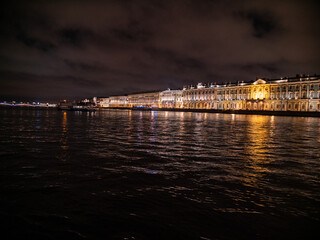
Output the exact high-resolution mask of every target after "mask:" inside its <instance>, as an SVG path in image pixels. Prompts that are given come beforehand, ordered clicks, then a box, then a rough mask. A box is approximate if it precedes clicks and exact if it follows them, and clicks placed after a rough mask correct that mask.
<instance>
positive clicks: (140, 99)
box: [128, 92, 160, 108]
mask: <svg viewBox="0 0 320 240" xmlns="http://www.w3.org/2000/svg"><path fill="white" fill-rule="evenodd" d="M128 106H129V107H131V108H132V107H148V108H159V107H160V92H148V93H138V94H129V95H128Z"/></svg>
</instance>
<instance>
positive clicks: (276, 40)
mask: <svg viewBox="0 0 320 240" xmlns="http://www.w3.org/2000/svg"><path fill="white" fill-rule="evenodd" d="M318 10H319V4H318V2H317V1H299V0H295V1H289V0H285V1H253V0H245V1H232V0H225V1H219V0H217V1H210V0H204V1H195V0H185V1H157V0H149V1H147V0H138V1H121V0H120V1H116V0H114V1H73V0H68V1H54V2H51V1H10V2H9V1H8V2H7V3H4V4H3V6H2V8H1V10H0V11H1V15H0V27H1V28H0V30H1V38H0V44H1V45H0V96H1V97H2V98H7V97H9V96H10V97H12V96H16V97H18V96H23V97H26V98H28V97H29V98H30V97H32V96H34V97H41V98H48V99H54V100H56V99H59V98H64V96H66V97H89V96H95V95H98V96H108V95H114V94H124V93H130V92H141V91H149V90H153V89H166V88H182V86H183V85H190V84H196V83H197V82H216V83H219V82H237V81H249V80H252V79H255V78H256V77H257V76H259V77H267V78H268V77H270V78H274V77H280V76H289V75H295V74H296V73H306V74H308V73H310V74H314V73H319V66H320V55H319V53H320V46H319V40H320V39H319V38H320V29H319V24H318V22H319V14H318Z"/></svg>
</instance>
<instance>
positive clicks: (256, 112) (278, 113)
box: [103, 107, 320, 117]
mask: <svg viewBox="0 0 320 240" xmlns="http://www.w3.org/2000/svg"><path fill="white" fill-rule="evenodd" d="M103 109H126V110H133V111H170V112H201V113H223V114H246V115H269V116H293V117H320V112H298V111H260V110H218V109H187V108H117V107H113V108H103Z"/></svg>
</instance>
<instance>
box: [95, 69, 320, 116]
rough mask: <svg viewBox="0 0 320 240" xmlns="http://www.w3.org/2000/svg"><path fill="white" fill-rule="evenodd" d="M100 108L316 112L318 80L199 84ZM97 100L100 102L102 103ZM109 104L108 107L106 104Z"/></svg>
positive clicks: (111, 100) (118, 98) (319, 101)
mask: <svg viewBox="0 0 320 240" xmlns="http://www.w3.org/2000/svg"><path fill="white" fill-rule="evenodd" d="M103 101H105V103H102V104H101V103H100V104H101V106H102V105H103V106H106V107H107V105H108V104H109V107H118V108H123V107H129V108H135V107H142V108H177V109H178V108H184V109H212V110H220V111H226V110H227V111H229V110H240V111H241V110H250V111H257V110H258V111H308V112H316V111H317V112H319V111H320V78H319V76H316V75H315V76H305V75H303V76H301V75H297V76H296V77H292V78H281V79H272V80H264V79H258V80H256V81H255V82H251V83H245V82H242V83H237V84H231V83H230V84H224V85H217V84H207V85H205V84H202V83H198V85H197V86H195V87H193V86H189V87H184V88H183V90H170V89H168V90H165V91H162V92H147V93H137V94H129V95H128V96H113V97H110V98H109V100H107V99H105V100H103ZM103 101H101V100H100V102H103ZM107 101H109V103H107Z"/></svg>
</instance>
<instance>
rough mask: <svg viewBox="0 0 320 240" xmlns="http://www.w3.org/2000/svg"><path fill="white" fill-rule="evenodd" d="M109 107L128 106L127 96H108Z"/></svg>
mask: <svg viewBox="0 0 320 240" xmlns="http://www.w3.org/2000/svg"><path fill="white" fill-rule="evenodd" d="M109 107H111V108H127V107H128V96H112V97H109Z"/></svg>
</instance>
